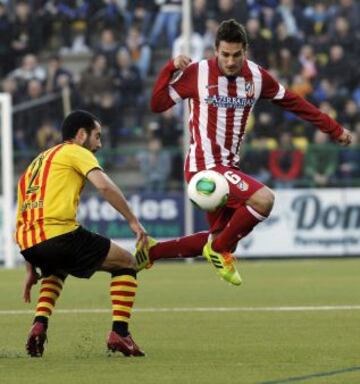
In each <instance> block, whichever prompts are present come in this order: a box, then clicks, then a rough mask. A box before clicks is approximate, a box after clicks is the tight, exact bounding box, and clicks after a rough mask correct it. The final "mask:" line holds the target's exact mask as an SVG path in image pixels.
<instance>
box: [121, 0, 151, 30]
mask: <svg viewBox="0 0 360 384" xmlns="http://www.w3.org/2000/svg"><path fill="white" fill-rule="evenodd" d="M156 12H157V6H156V4H155V1H154V0H131V1H128V2H127V4H126V11H125V18H126V23H127V30H128V29H129V28H130V27H132V26H134V25H135V26H137V27H138V28H140V30H141V34H142V36H147V35H148V33H149V31H150V25H151V22H152V19H153V17H154V15H155V14H156Z"/></svg>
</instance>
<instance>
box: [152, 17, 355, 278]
mask: <svg viewBox="0 0 360 384" xmlns="http://www.w3.org/2000/svg"><path fill="white" fill-rule="evenodd" d="M247 46H248V42H247V36H246V32H245V29H244V27H243V26H242V25H241V24H239V23H237V22H236V21H235V20H233V19H231V20H227V21H224V22H222V23H221V25H220V26H219V29H218V32H217V36H216V43H215V54H216V56H215V58H214V59H210V60H202V61H200V62H198V63H192V62H191V59H190V58H189V57H187V56H185V55H180V56H178V57H176V58H175V59H174V60H171V61H169V62H168V63H167V64H166V65H165V67H164V68H163V69H162V70H161V72H160V74H159V77H158V79H157V81H156V83H155V86H154V89H153V94H152V98H151V108H152V110H153V111H154V112H162V111H165V110H167V109H169V108H171V107H172V106H173V105H174V104H175V103H177V102H179V101H180V100H183V99H188V101H189V107H190V119H189V131H190V148H189V151H188V154H187V157H186V160H185V178H186V181H187V182H189V181H190V179H191V178H192V176H193V175H194V174H195V173H196V172H198V171H200V170H204V169H212V170H215V171H218V172H220V173H222V174H224V175H225V177H226V178H227V179H228V181H229V186H230V196H229V199H228V202H227V204H226V206H225V207H223V208H220V209H218V210H216V211H215V212H213V213H209V214H208V221H209V225H210V231H209V232H210V234H212V235H214V236H211V237H210V240H209V241H208V233H198V234H194V235H192V236H190V237H187V238H183V239H177V240H176V243H175V242H171V241H170V242H164V243H158V244H157V245H156V246H153V247H152V249H150V261H151V262H152V261H154V260H156V259H157V258H164V257H179V255H181V256H182V257H186V256H188V257H191V256H196V255H199V254H201V253H203V254H204V255H205V256H207V255H210V259H211V260H213V261H214V260H215V261H216V262H217V264H218V263H219V262H220V265H221V268H229V272H230V273H229V274H228V275H229V276H232V277H233V278H229V279H227V278H226V279H227V280H228V281H230V282H231V283H233V284H235V285H239V284H240V283H241V279H240V276H239V275H238V273H237V271H236V268H235V266H234V264H233V262H232V261H231V255H230V252H231V251H232V250H233V249H234V248H235V247H236V245H237V243H238V241H239V240H240V239H241V238H243V237H245V236H246V235H247V234H248V233H250V232H251V231H252V229H253V228H254V227H255V226H256V225H257V224H258V223H259V222H261V221H263V220H264V219H266V218H267V217H268V216H269V214H270V212H271V209H272V206H273V202H274V194H273V192H272V191H271V190H270V189H269V188H268V187H266V186H265V185H263V184H262V183H260V182H258V181H256V180H254V179H253V178H251V177H250V176H248V175H246V174H245V173H243V172H241V171H240V169H239V168H238V166H239V147H240V145H241V142H242V140H243V138H244V135H245V132H246V123H247V121H248V118H249V115H250V113H251V111H252V109H253V108H254V106H255V103H256V102H257V100H259V99H268V100H269V101H271V102H272V103H274V104H276V105H279V106H281V107H283V108H284V109H286V110H287V111H290V112H293V113H295V114H296V115H298V116H299V117H300V118H302V119H304V120H306V121H308V122H310V123H312V124H313V125H315V126H316V127H317V128H319V129H320V130H321V131H323V132H325V133H327V134H329V135H330V137H331V138H332V140H334V141H335V142H337V143H339V144H340V145H348V144H350V142H351V134H350V132H349V131H348V130H346V129H344V128H343V127H341V126H340V125H339V124H338V123H337V122H336V121H335V120H333V119H331V118H330V117H329V116H328V115H326V114H324V113H322V112H321V111H319V110H318V109H317V108H316V107H315V106H314V105H312V104H310V103H309V102H307V101H306V100H304V99H303V98H301V97H300V96H298V95H296V94H295V93H293V92H291V91H289V90H287V89H285V88H284V87H283V86H282V85H281V84H279V83H278V82H277V81H276V80H275V79H274V78H273V77H272V76H271V75H270V74H269V72H268V71H266V70H265V69H264V68H262V67H260V66H259V65H257V64H256V63H254V62H252V61H250V60H248V59H247V57H246V51H247ZM269 128H271V127H269ZM175 244H176V246H175ZM207 258H208V259H209V257H207ZM218 265H219V264H218ZM221 268H220V269H221Z"/></svg>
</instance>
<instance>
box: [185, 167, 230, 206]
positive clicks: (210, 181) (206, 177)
mask: <svg viewBox="0 0 360 384" xmlns="http://www.w3.org/2000/svg"><path fill="white" fill-rule="evenodd" d="M188 196H189V199H190V200H191V201H192V202H193V203H194V204H195V205H196V206H197V207H199V208H200V209H203V210H204V211H215V210H216V209H217V208H219V207H222V206H223V205H225V204H226V202H227V199H228V196H229V184H228V181H227V180H226V178H225V176H223V175H222V174H221V173H219V172H216V171H212V170H206V171H200V172H198V173H197V174H196V175H194V176H193V177H192V179H191V180H190V183H189V185H188Z"/></svg>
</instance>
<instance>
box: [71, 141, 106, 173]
mask: <svg viewBox="0 0 360 384" xmlns="http://www.w3.org/2000/svg"><path fill="white" fill-rule="evenodd" d="M66 157H67V160H68V162H69V165H70V166H71V167H73V168H74V169H75V170H76V172H78V173H80V174H81V175H83V176H85V177H86V175H87V174H88V173H89V172H90V171H91V170H92V169H96V168H98V169H102V168H101V166H100V164H99V162H98V160H97V158H96V157H95V156H94V154H93V153H92V152H91V151H89V150H88V149H86V148H84V147H81V146H80V145H77V144H71V145H70V146H69V149H68V151H67V156H66Z"/></svg>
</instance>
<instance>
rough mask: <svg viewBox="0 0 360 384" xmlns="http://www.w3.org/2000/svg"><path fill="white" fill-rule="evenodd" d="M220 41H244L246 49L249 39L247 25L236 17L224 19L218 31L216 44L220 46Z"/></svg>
mask: <svg viewBox="0 0 360 384" xmlns="http://www.w3.org/2000/svg"><path fill="white" fill-rule="evenodd" d="M220 41H226V42H227V43H242V44H243V46H244V48H245V49H246V48H247V46H248V39H247V34H246V30H245V27H244V26H243V25H242V24H240V23H238V22H237V21H236V20H234V19H229V20H224V21H223V22H222V23H221V24H220V25H219V28H218V30H217V33H216V38H215V46H216V48H218V46H219V44H220Z"/></svg>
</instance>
